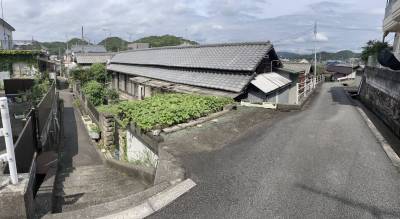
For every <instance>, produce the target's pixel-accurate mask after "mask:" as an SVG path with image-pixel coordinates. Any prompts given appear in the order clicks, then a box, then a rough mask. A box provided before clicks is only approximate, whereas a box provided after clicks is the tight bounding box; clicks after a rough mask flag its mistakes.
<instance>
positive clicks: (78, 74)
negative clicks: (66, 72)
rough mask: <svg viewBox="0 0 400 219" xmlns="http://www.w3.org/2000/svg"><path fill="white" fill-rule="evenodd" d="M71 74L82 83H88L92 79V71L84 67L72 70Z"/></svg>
mask: <svg viewBox="0 0 400 219" xmlns="http://www.w3.org/2000/svg"><path fill="white" fill-rule="evenodd" d="M70 74H71V76H72V78H73V79H74V80H75V81H80V82H81V83H82V85H84V84H86V83H87V82H88V81H90V79H91V76H90V72H89V71H88V70H86V69H82V68H76V69H74V70H71V71H70Z"/></svg>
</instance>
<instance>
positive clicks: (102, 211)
mask: <svg viewBox="0 0 400 219" xmlns="http://www.w3.org/2000/svg"><path fill="white" fill-rule="evenodd" d="M169 186H170V184H169V183H168V182H162V183H160V184H157V185H155V186H152V187H151V188H148V189H146V190H144V191H142V192H138V193H135V194H130V195H129V194H127V195H125V196H124V197H122V198H119V199H110V198H105V199H103V201H105V202H104V203H101V204H97V205H92V206H89V207H86V208H82V209H79V210H75V211H68V212H63V213H58V214H48V215H45V216H44V217H43V218H44V219H50V218H54V219H58V218H60V219H66V218H67V219H68V218H71V219H73V218H98V217H102V216H106V215H109V214H112V213H116V212H120V211H123V210H125V209H128V208H131V207H132V206H136V205H139V204H141V203H142V202H144V201H145V200H147V199H148V198H150V197H152V196H154V195H156V194H158V193H160V192H162V191H164V190H165V189H167V188H168V187H169ZM113 198H115V197H113Z"/></svg>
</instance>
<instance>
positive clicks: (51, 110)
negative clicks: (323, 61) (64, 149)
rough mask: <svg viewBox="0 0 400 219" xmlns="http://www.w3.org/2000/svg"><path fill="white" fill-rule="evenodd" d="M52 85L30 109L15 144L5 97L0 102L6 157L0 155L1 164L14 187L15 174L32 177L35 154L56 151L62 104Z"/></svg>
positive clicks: (16, 180)
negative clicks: (7, 172) (3, 164)
mask: <svg viewBox="0 0 400 219" xmlns="http://www.w3.org/2000/svg"><path fill="white" fill-rule="evenodd" d="M57 94H58V93H57V92H56V89H55V83H53V85H52V86H51V87H50V89H49V91H48V92H47V94H46V95H45V96H44V97H43V98H42V100H41V102H40V103H39V104H38V105H37V107H35V108H33V109H32V110H31V111H30V112H29V113H28V115H27V116H26V117H25V118H26V123H25V125H24V128H23V129H22V131H21V132H20V133H18V139H17V141H16V143H15V144H14V142H13V139H12V136H13V135H12V130H11V122H10V115H9V110H8V102H7V98H6V97H2V98H0V109H1V117H2V118H1V119H2V124H3V128H2V129H0V136H4V137H5V141H6V149H7V150H6V151H7V153H6V154H3V155H0V161H5V162H7V163H8V170H9V173H10V178H11V183H12V184H17V183H18V178H17V174H18V173H28V172H29V173H31V171H32V169H36V168H32V165H33V164H34V160H35V154H36V153H37V152H38V151H50V150H56V148H55V147H56V146H57V145H58V144H59V143H60V139H61V132H62V131H61V127H62V109H61V108H60V107H62V104H59V98H58V95H57Z"/></svg>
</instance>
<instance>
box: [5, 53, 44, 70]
mask: <svg viewBox="0 0 400 219" xmlns="http://www.w3.org/2000/svg"><path fill="white" fill-rule="evenodd" d="M39 54H40V52H39V51H27V50H0V60H1V62H0V71H10V70H12V64H13V63H16V62H24V63H27V64H29V65H37V56H38V55H39Z"/></svg>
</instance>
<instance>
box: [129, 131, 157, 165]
mask: <svg viewBox="0 0 400 219" xmlns="http://www.w3.org/2000/svg"><path fill="white" fill-rule="evenodd" d="M126 142H127V147H126V150H127V151H126V153H127V158H128V161H129V162H134V163H140V164H144V165H146V166H151V167H154V168H155V167H157V164H158V156H157V155H156V154H155V153H153V151H151V150H150V149H149V148H148V147H147V146H146V145H145V144H144V143H143V142H142V141H141V140H140V139H138V138H137V137H136V136H135V135H134V134H133V133H132V132H131V131H130V130H127V131H126Z"/></svg>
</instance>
